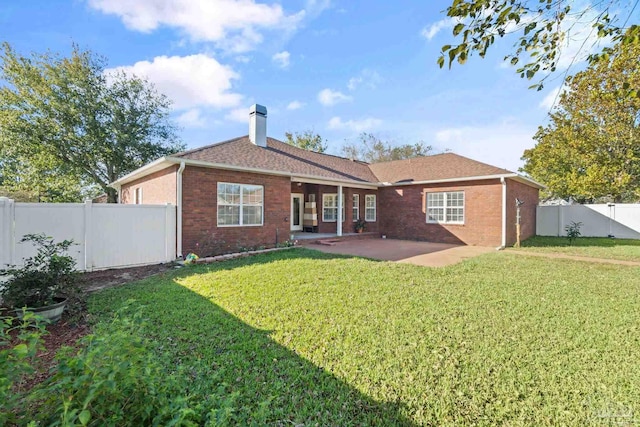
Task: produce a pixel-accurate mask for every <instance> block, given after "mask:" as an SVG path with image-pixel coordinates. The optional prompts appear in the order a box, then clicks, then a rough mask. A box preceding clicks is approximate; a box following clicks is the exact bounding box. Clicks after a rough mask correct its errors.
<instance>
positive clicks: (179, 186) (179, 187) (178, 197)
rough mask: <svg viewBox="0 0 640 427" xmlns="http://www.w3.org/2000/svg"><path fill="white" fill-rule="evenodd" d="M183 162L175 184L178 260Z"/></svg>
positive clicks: (180, 234) (180, 248)
mask: <svg viewBox="0 0 640 427" xmlns="http://www.w3.org/2000/svg"><path fill="white" fill-rule="evenodd" d="M184 167H185V164H184V161H182V162H180V167H179V168H178V179H177V183H176V187H177V188H176V202H177V204H178V206H177V212H176V229H177V232H176V244H177V245H176V252H177V253H176V255H177V256H178V258H180V259H183V256H182V172H183V171H184Z"/></svg>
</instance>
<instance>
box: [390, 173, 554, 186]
mask: <svg viewBox="0 0 640 427" xmlns="http://www.w3.org/2000/svg"><path fill="white" fill-rule="evenodd" d="M500 178H509V179H513V180H515V181H518V182H521V183H523V184H526V185H529V186H531V187H536V188H539V189H543V188H545V187H544V185H542V184H540V183H538V182H536V181H534V180H532V179H530V178H527V177H524V176H521V175H518V174H517V173H506V174H495V175H478V176H463V177H456V178H445V179H430V180H424V181H411V182H383V183H381V184H382V186H383V187H400V186H407V185H426V184H444V183H450V182H464V181H483V180H487V179H500Z"/></svg>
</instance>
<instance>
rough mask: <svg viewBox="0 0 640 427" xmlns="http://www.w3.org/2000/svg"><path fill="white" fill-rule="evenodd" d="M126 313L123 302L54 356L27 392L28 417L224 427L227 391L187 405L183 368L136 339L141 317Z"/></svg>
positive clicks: (70, 422)
mask: <svg viewBox="0 0 640 427" xmlns="http://www.w3.org/2000/svg"><path fill="white" fill-rule="evenodd" d="M129 310H130V309H129V305H127V306H125V307H124V308H123V309H121V310H120V311H118V312H117V313H116V315H115V317H114V319H113V320H112V321H111V322H110V323H108V324H102V325H97V326H96V333H95V334H92V335H88V336H86V337H84V338H83V339H82V340H81V342H80V344H81V349H80V350H74V349H71V348H66V349H64V350H63V351H61V352H59V353H58V355H57V356H56V359H57V362H58V366H57V368H56V370H55V371H54V374H53V375H52V377H51V378H49V380H47V381H46V382H45V383H43V384H42V385H41V386H40V387H39V388H38V389H36V390H35V391H34V392H33V393H32V394H31V395H30V396H29V400H30V403H31V404H30V405H29V406H30V407H31V408H33V409H31V410H30V412H31V413H29V414H28V416H29V417H30V418H32V419H35V420H37V421H39V422H40V423H41V424H43V425H61V426H76V425H82V426H152V425H153V426H157V425H162V426H195V425H205V424H206V425H225V424H226V423H227V422H228V421H229V420H230V418H231V415H232V414H233V412H234V409H233V396H231V397H225V396H224V390H223V389H222V388H221V389H220V390H219V394H218V395H216V396H210V397H209V399H206V401H205V402H198V403H197V404H194V402H192V399H191V398H190V397H189V395H188V394H186V392H185V391H186V389H187V387H188V386H189V384H188V381H186V380H185V379H188V378H189V373H186V372H183V370H182V368H181V367H177V368H176V367H175V363H171V361H169V360H165V359H163V358H162V356H160V355H159V354H158V352H157V351H156V349H155V348H154V345H153V342H152V341H150V340H148V339H145V338H142V336H143V335H144V331H145V322H144V321H143V320H142V317H141V314H140V312H139V311H137V312H135V313H134V314H133V315H131V316H129V315H127V314H126V312H127V311H129ZM168 367H171V368H168ZM169 369H172V371H170V370H169ZM212 405H213V408H215V409H211V407H212ZM205 411H209V413H207V414H205Z"/></svg>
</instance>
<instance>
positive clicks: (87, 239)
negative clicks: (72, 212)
mask: <svg viewBox="0 0 640 427" xmlns="http://www.w3.org/2000/svg"><path fill="white" fill-rule="evenodd" d="M92 209H93V202H92V201H91V200H85V202H84V242H83V243H84V269H85V270H86V271H93V248H92V247H91V235H92V233H91V227H92V221H91V219H92V218H91V217H92V213H93V211H92Z"/></svg>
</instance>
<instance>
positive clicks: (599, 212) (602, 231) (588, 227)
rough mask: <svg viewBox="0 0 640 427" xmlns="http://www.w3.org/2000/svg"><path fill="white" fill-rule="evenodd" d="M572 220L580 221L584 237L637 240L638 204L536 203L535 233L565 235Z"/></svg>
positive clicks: (639, 230) (639, 225) (639, 234)
mask: <svg viewBox="0 0 640 427" xmlns="http://www.w3.org/2000/svg"><path fill="white" fill-rule="evenodd" d="M572 221H573V222H581V223H582V227H581V228H580V233H581V234H582V235H583V236H585V237H607V236H614V237H616V238H619V239H640V204H619V203H616V204H613V203H611V204H600V205H566V206H538V212H537V216H536V227H537V230H536V234H538V235H539V236H566V234H567V232H566V231H565V227H566V226H567V225H569V224H571V222H572Z"/></svg>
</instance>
